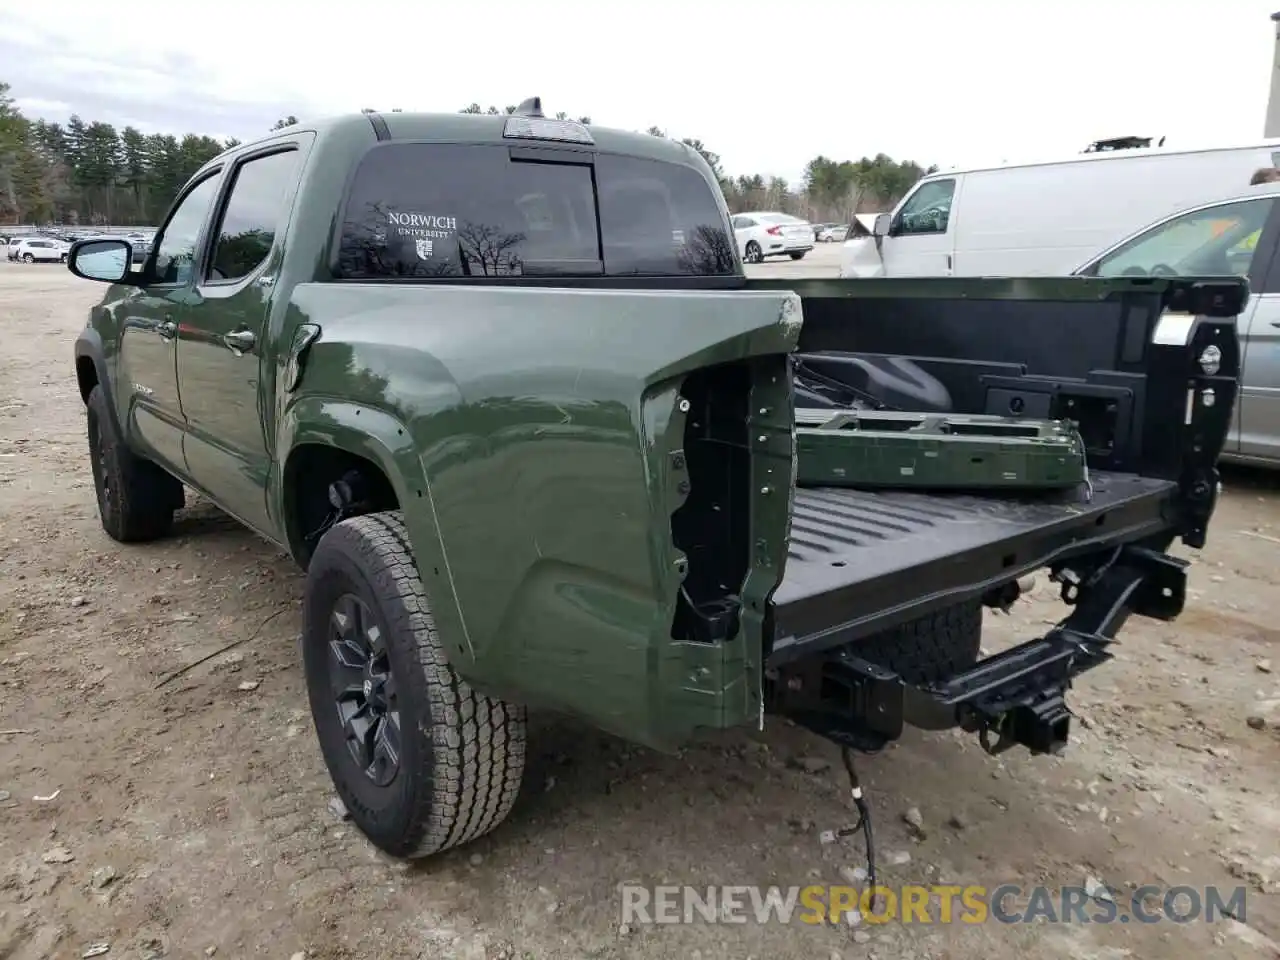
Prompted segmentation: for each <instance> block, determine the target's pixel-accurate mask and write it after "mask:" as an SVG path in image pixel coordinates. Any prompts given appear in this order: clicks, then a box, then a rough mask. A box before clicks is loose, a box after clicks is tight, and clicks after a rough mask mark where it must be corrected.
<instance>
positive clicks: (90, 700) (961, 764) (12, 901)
mask: <svg viewBox="0 0 1280 960" xmlns="http://www.w3.org/2000/svg"><path fill="white" fill-rule="evenodd" d="M815 259H817V258H815ZM806 267H807V268H808V269H812V268H813V266H812V265H810V264H809V263H808V261H806ZM760 269H761V270H762V271H766V270H767V271H771V272H776V273H781V272H782V271H783V270H785V269H787V267H786V266H785V265H782V264H780V265H777V266H776V267H775V266H773V265H771V264H770V265H766V266H765V267H762V268H760ZM101 293H102V288H100V287H97V286H95V285H93V284H89V283H86V282H82V281H78V280H76V279H74V278H72V277H71V276H70V275H69V274H68V273H67V272H66V271H65V269H61V268H58V267H52V266H49V267H46V266H40V265H36V266H24V265H21V264H17V265H14V264H7V263H3V262H0V332H3V335H4V346H3V349H0V958H12V960H35V958H45V957H50V958H52V957H57V958H64V957H65V958H77V957H81V956H90V955H95V954H94V953H93V950H92V948H93V947H94V946H96V945H102V944H106V945H109V952H106V953H105V954H103V955H105V956H106V957H107V958H108V960H112V958H131V960H142V958H156V957H184V958H185V957H196V958H199V957H205V956H217V957H233V958H239V957H273V958H281V960H285V958H295V960H296V958H298V957H306V958H312V960H321V958H324V960H339V958H358V960H366V958H367V960H379V958H449V957H457V958H485V960H490V958H497V957H502V958H518V960H530V958H536V960H552V958H566V960H584V958H601V960H605V958H608V960H614V958H617V960H622V958H702V960H715V958H721V957H724V958H733V960H746V958H749V957H750V958H755V960H811V958H818V960H827V958H836V957H843V958H846V960H847V958H855V957H867V958H880V960H924V958H956V960H958V958H969V957H973V958H978V957H982V958H986V960H1013V958H1015V957H1021V956H1024V955H1026V956H1034V957H1043V958H1056V957H1061V958H1083V960H1087V958H1095V960H1119V958H1124V957H1135V958H1145V957H1161V958H1169V960H1180V958H1196V960H1200V958H1203V957H1239V958H1259V957H1265V958H1270V960H1275V958H1276V957H1280V947H1277V942H1280V896H1277V893H1280V803H1278V802H1277V799H1278V794H1280V790H1278V787H1280V674H1278V673H1274V672H1272V670H1273V668H1272V664H1273V663H1274V664H1275V665H1276V666H1275V668H1274V669H1276V670H1280V491H1278V486H1280V481H1278V480H1277V478H1276V477H1275V476H1268V475H1266V474H1260V473H1241V472H1238V471H1233V472H1230V473H1228V474H1227V476H1226V478H1225V499H1224V500H1223V502H1222V503H1221V506H1220V508H1219V510H1218V513H1217V516H1216V518H1215V520H1214V523H1213V526H1212V529H1211V542H1210V545H1209V546H1208V547H1207V549H1205V550H1204V551H1203V552H1202V553H1201V554H1200V555H1198V556H1197V557H1196V559H1195V561H1194V566H1193V567H1192V568H1191V577H1192V591H1193V592H1192V594H1191V599H1190V601H1189V604H1188V608H1187V610H1186V612H1185V613H1184V614H1183V616H1182V617H1181V619H1180V620H1179V621H1178V622H1177V623H1176V624H1172V625H1165V624H1159V623H1155V622H1151V621H1143V620H1136V619H1135V620H1133V621H1131V622H1130V625H1129V627H1128V628H1127V630H1126V632H1125V633H1124V634H1123V639H1124V642H1123V644H1121V646H1120V649H1119V652H1118V656H1117V660H1116V662H1114V663H1113V664H1111V665H1108V666H1105V667H1103V668H1101V669H1099V670H1096V671H1094V672H1093V673H1092V674H1091V675H1089V676H1087V677H1086V678H1085V679H1084V680H1083V681H1082V682H1081V683H1079V684H1078V686H1077V688H1076V690H1075V691H1074V692H1073V696H1072V701H1071V702H1072V705H1073V707H1074V708H1075V709H1076V710H1077V711H1078V713H1079V715H1080V719H1079V721H1078V722H1077V723H1076V724H1075V727H1074V743H1073V745H1072V747H1071V748H1070V749H1069V750H1068V752H1067V753H1066V754H1065V755H1064V756H1062V757H1059V758H1033V757H1030V756H1028V755H1026V754H1025V753H1023V752H1016V753H1012V754H1006V755H1005V756H1004V757H1002V758H999V759H996V758H991V757H988V756H986V755H985V754H984V753H983V752H982V751H981V749H980V748H979V746H978V744H977V742H976V741H975V740H974V739H972V738H970V737H968V736H966V737H963V738H961V737H956V736H953V735H952V734H951V733H945V734H929V735H925V734H921V733H918V732H912V733H909V734H908V735H907V736H906V737H905V738H904V739H903V740H902V741H901V742H900V743H899V744H898V745H896V746H895V747H893V748H891V749H890V750H888V751H886V752H885V753H883V754H881V755H879V756H877V757H874V758H868V759H866V760H864V761H863V763H862V772H863V780H864V783H865V785H866V788H867V790H868V793H869V795H870V798H871V802H872V805H873V809H874V810H875V813H876V828H877V845H878V847H879V849H880V851H881V858H880V859H881V869H882V874H883V876H884V878H885V880H886V881H887V882H889V883H899V884H901V883H938V882H950V883H959V884H965V883H975V884H983V885H985V886H987V887H988V888H992V887H995V886H997V885H999V884H1002V883H1016V884H1022V885H1024V886H1027V885H1031V884H1037V883H1043V884H1047V885H1049V886H1051V887H1056V886H1058V885H1063V884H1068V885H1072V884H1084V883H1086V881H1087V878H1096V880H1099V881H1102V882H1105V883H1107V884H1109V885H1111V886H1112V887H1113V888H1116V889H1117V890H1120V891H1126V890H1132V889H1133V888H1135V887H1136V886H1138V885H1140V884H1143V883H1153V884H1161V885H1164V886H1173V885H1191V886H1196V887H1204V886H1206V885H1211V884H1216V885H1219V886H1223V887H1227V888H1232V887H1235V886H1239V885H1243V886H1246V887H1248V891H1249V892H1248V899H1247V915H1246V918H1245V922H1244V923H1240V922H1236V921H1233V920H1220V921H1219V922H1217V923H1213V924H1207V923H1202V922H1194V923H1188V924H1185V925H1176V924H1173V923H1168V922H1164V923H1157V924H1150V925H1149V924H1134V923H1130V924H1120V923H1114V924H1109V925H1100V924H1072V925H1062V924H1058V925H1051V924H1045V923H1036V924H1029V925H1014V926H1010V925H1003V924H998V923H994V922H988V923H986V924H982V925H958V924H952V925H946V926H942V925H933V926H926V925H922V924H919V923H915V924H898V923H890V924H886V925H876V924H872V923H869V922H864V923H862V924H861V925H858V926H854V927H850V926H847V925H838V926H806V925H803V924H799V923H794V924H792V925H788V926H784V925H779V924H773V925H763V926H762V925H758V924H755V923H754V922H753V923H747V924H743V925H729V924H708V923H705V922H697V923H695V924H693V925H678V926H661V927H654V926H649V927H637V928H635V929H630V928H629V929H622V928H621V925H620V907H621V900H620V897H619V894H618V892H617V887H618V885H619V884H621V883H623V882H624V881H632V882H640V883H645V884H659V883H690V884H697V885H705V884H709V883H737V884H784V885H787V884H800V885H803V884H808V883H813V882H831V883H840V882H842V881H841V868H845V872H846V873H847V872H848V870H849V868H854V867H858V866H860V865H861V864H862V852H861V847H860V845H859V844H858V843H857V842H855V841H853V840H850V841H844V842H839V843H834V844H826V845H824V844H822V843H821V842H820V840H819V832H820V831H821V830H823V829H827V828H834V827H838V826H841V825H843V824H846V823H848V822H849V821H850V820H851V819H852V817H851V811H850V809H849V806H848V800H847V789H846V783H845V780H844V776H843V773H842V771H841V769H840V765H839V759H838V756H837V753H836V751H835V749H834V748H833V747H831V746H830V745H828V744H826V743H824V742H823V741H821V740H819V739H817V738H815V737H812V736H810V735H808V734H806V733H804V732H802V731H800V730H798V729H796V728H794V727H791V726H788V725H787V724H784V723H774V724H771V725H770V726H769V727H768V728H767V729H766V730H765V731H764V733H762V734H759V733H755V732H753V731H748V732H743V733H740V734H735V735H731V736H725V737H721V738H717V739H715V740H713V741H709V742H707V743H702V744H698V745H695V746H691V747H689V748H688V749H687V750H685V751H684V752H683V753H682V754H681V755H680V756H662V755H657V754H654V753H651V752H648V751H645V750H640V749H635V748H632V747H629V746H627V745H625V744H624V743H622V742H620V741H617V740H614V739H611V738H608V737H604V736H601V735H599V734H596V733H594V732H592V731H590V730H587V729H585V728H583V727H582V726H580V725H577V724H575V723H573V722H571V721H567V720H563V719H560V718H555V717H546V716H535V717H534V718H532V721H531V726H532V729H531V731H530V767H529V770H528V772H527V775H526V781H525V789H524V792H523V794H522V797H521V800H520V801H519V803H518V805H517V808H516V810H515V811H514V813H513V814H512V816H511V818H510V820H509V821H508V822H507V823H506V824H505V825H504V826H502V827H501V828H499V829H498V830H497V831H496V832H495V833H494V834H492V835H491V836H489V837H487V838H485V839H483V840H481V841H479V842H477V843H476V844H474V845H472V846H470V847H467V848H465V849H462V850H458V851H453V852H451V853H449V854H446V855H444V856H441V857H439V858H436V859H433V860H430V861H427V862H425V863H420V864H415V865H412V866H405V865H402V864H397V863H394V862H392V861H390V860H388V859H386V858H384V857H382V856H381V855H379V854H377V853H375V852H374V851H373V849H372V848H371V847H370V846H369V844H368V843H366V842H365V841H364V840H363V839H362V837H361V836H360V835H359V834H358V833H357V831H356V830H354V829H353V828H352V827H351V825H350V824H349V823H346V822H343V821H342V820H340V819H339V818H338V817H337V816H335V814H334V813H333V812H331V811H330V809H329V806H328V804H329V800H330V798H331V796H332V794H331V791H330V786H329V781H328V778H327V774H326V772H325V770H324V767H323V764H322V762H321V759H320V755H319V751H318V749H317V747H316V743H315V739H314V736H313V733H312V728H311V722H310V718H309V715H308V713H307V710H306V696H305V689H304V683H303V677H302V672H301V667H300V659H299V656H298V652H297V643H296V639H297V634H298V629H299V610H298V604H299V598H300V594H301V578H300V575H299V574H298V573H297V571H296V570H295V568H294V567H293V566H292V565H291V563H290V561H289V560H288V559H287V558H286V557H285V556H283V555H282V554H280V553H279V552H277V550H276V549H275V548H273V547H270V546H268V545H267V544H265V543H263V542H262V541H260V540H258V539H257V538H255V537H254V536H253V535H251V534H249V533H247V532H244V531H243V530H241V529H239V528H238V527H236V526H235V525H234V524H232V523H231V522H229V521H227V520H225V519H223V518H222V517H221V516H220V515H219V514H218V513H217V512H216V511H215V510H213V509H212V508H211V507H209V506H208V505H207V504H203V503H199V502H197V503H195V504H193V505H192V506H191V507H189V508H188V510H187V511H186V512H185V513H184V515H183V516H182V518H181V521H180V525H179V529H178V531H177V533H176V535H175V536H173V537H172V538H171V539H169V540H166V541H164V542H162V543H159V544H154V545H149V546H143V547H137V548H125V547H122V546H120V545H118V544H115V543H113V542H111V541H110V540H108V539H107V537H106V536H105V534H104V533H103V532H102V530H101V528H100V526H99V524H98V518H97V514H96V509H95V505H94V497H93V485H92V480H91V478H90V472H89V463H88V459H87V457H86V447H85V439H84V414H83V411H82V407H81V403H80V400H79V397H78V395H77V393H76V388H75V381H74V376H73V373H72V358H71V348H72V342H73V340H74V337H75V335H76V333H77V332H78V330H79V329H80V327H81V326H82V324H83V322H84V318H85V311H86V308H87V307H88V306H89V305H90V304H91V303H92V302H93V301H94V300H95V299H96V298H97V297H98V296H99V295H100V294H101ZM1183 552H1184V554H1189V553H1191V551H1185V550H1184V551H1183ZM1060 610H1061V608H1060V607H1059V606H1058V604H1057V601H1056V599H1054V597H1053V594H1052V593H1051V591H1050V589H1049V586H1048V585H1047V584H1046V583H1045V582H1044V578H1043V577H1041V578H1040V585H1039V587H1038V588H1037V590H1036V592H1035V594H1034V595H1033V598H1032V599H1031V600H1029V601H1026V600H1024V601H1020V602H1019V603H1018V604H1017V605H1016V606H1015V607H1014V608H1013V610H1012V612H1011V614H1010V615H1008V616H998V615H990V616H989V621H988V622H989V627H990V629H989V635H990V640H989V641H988V642H989V644H991V645H996V644H999V643H1000V642H1002V641H1007V640H1008V639H1010V638H1012V637H1013V636H1015V635H1020V636H1022V637H1026V636H1027V635H1029V634H1031V633H1038V632H1043V630H1044V629H1045V627H1044V624H1046V623H1048V622H1051V620H1053V619H1056V618H1057V617H1058V616H1059V615H1060V612H1059V611H1060ZM237 639H243V640H245V642H244V643H243V644H241V645H240V646H239V647H237V648H236V649H235V650H234V651H232V652H231V653H229V654H225V655H223V656H221V657H218V658H216V659H215V660H213V661H212V662H210V663H208V664H205V665H203V666H200V667H197V668H195V669H192V670H190V671H189V672H187V673H185V674H184V675H182V676H180V677H179V678H178V679H176V680H173V681H172V682H170V683H168V684H166V685H164V686H158V684H159V683H160V681H161V680H162V679H163V678H165V677H166V676H167V675H169V674H171V673H172V672H173V671H176V670H179V669H180V668H181V667H183V666H184V665H187V664H190V663H192V662H194V661H196V660H199V659H200V658H201V657H203V656H205V655H207V654H209V653H210V652H211V651H214V650H216V649H218V648H219V647H220V646H222V645H224V644H226V643H229V642H231V641H233V640H237ZM1251 718H1252V719H1251ZM798 757H805V758H808V760H807V761H806V764H805V765H802V766H807V768H808V770H811V771H814V772H807V771H806V770H805V769H796V766H797V765H796V764H795V763H794V761H795V760H796V758H798ZM912 807H915V808H918V810H919V812H920V815H921V817H922V820H923V828H924V829H923V837H922V838H921V837H914V836H913V835H912V832H911V830H910V828H909V827H908V825H907V824H906V823H905V822H904V820H903V815H904V813H905V812H906V811H907V810H908V809H910V808H912ZM1126 899H1127V897H1126ZM935 915H936V914H935Z"/></svg>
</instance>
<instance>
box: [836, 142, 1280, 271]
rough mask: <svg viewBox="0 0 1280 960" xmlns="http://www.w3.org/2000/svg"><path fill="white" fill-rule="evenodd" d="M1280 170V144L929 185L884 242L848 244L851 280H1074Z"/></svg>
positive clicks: (920, 187)
mask: <svg viewBox="0 0 1280 960" xmlns="http://www.w3.org/2000/svg"><path fill="white" fill-rule="evenodd" d="M1276 165H1280V140H1268V141H1263V142H1261V143H1254V144H1251V145H1247V146H1239V147H1214V148H1211V149H1195V150H1175V149H1171V148H1168V147H1150V148H1134V149H1128V150H1110V151H1107V150H1103V151H1095V152H1092V153H1081V154H1075V155H1074V156H1070V157H1066V158H1064V159H1059V160H1056V161H1052V162H1045V163H1021V164H1006V165H1001V166H989V167H981V168H972V169H968V170H953V171H947V172H944V173H934V174H930V175H929V176H927V177H924V178H923V179H921V180H920V181H919V182H918V183H917V184H916V185H915V186H914V187H913V188H912V189H911V190H910V191H908V193H907V195H906V196H905V197H903V198H902V200H901V201H900V202H899V203H898V205H897V207H896V208H895V209H894V210H893V212H892V213H889V214H884V215H882V216H881V217H880V218H879V221H880V222H879V224H878V225H877V229H876V230H875V231H874V232H875V233H876V234H878V236H877V237H875V238H854V237H850V238H849V239H848V240H847V241H846V242H845V245H844V249H843V250H842V251H841V262H840V276H842V277H864V278H865V277H942V276H957V277H1045V276H1049V277H1062V276H1066V275H1067V274H1069V273H1070V272H1071V271H1072V270H1073V269H1075V268H1076V267H1077V266H1078V265H1079V264H1080V263H1081V262H1082V261H1083V260H1085V259H1086V258H1088V257H1092V256H1093V255H1094V254H1096V253H1097V252H1098V251H1099V250H1101V249H1103V248H1105V247H1107V246H1108V245H1110V244H1112V243H1114V242H1115V241H1116V239H1117V238H1118V237H1124V236H1128V235H1130V234H1132V233H1133V232H1134V231H1135V230H1140V229H1142V228H1143V226H1144V225H1146V224H1150V223H1152V222H1154V221H1155V220H1157V219H1159V218H1161V217H1168V216H1172V215H1173V214H1175V213H1177V212H1178V211H1180V210H1186V209H1187V208H1188V207H1192V206H1195V205H1198V204H1202V203H1213V202H1214V201H1217V200H1219V199H1221V198H1222V197H1227V196H1231V195H1232V194H1233V193H1234V192H1235V191H1237V190H1239V189H1241V188H1244V187H1246V186H1247V185H1248V183H1249V178H1250V177H1251V176H1252V175H1253V173H1254V171H1256V170H1257V169H1258V168H1259V167H1271V166H1276Z"/></svg>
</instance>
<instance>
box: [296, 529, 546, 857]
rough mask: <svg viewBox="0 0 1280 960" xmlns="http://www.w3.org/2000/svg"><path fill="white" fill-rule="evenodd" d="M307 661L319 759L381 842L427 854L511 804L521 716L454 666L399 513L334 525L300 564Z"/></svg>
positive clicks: (483, 825)
mask: <svg viewBox="0 0 1280 960" xmlns="http://www.w3.org/2000/svg"><path fill="white" fill-rule="evenodd" d="M302 641H303V660H304V663H305V667H306V675H307V691H308V694H309V697H310V700H311V714H312V718H313V720H314V722H315V727H316V735H317V737H318V738H319V741H320V750H321V752H322V754H323V755H324V760H325V764H326V765H327V766H328V768H329V774H330V776H331V777H332V778H333V783H334V786H335V787H336V789H337V791H338V795H339V797H341V799H342V801H343V803H344V804H345V805H346V807H347V811H348V812H349V813H350V815H351V818H352V820H353V821H354V822H355V824H356V826H358V827H359V828H360V829H361V831H363V832H364V834H365V835H366V836H367V837H368V838H369V839H370V841H372V843H373V844H374V845H375V846H377V847H378V848H380V849H382V850H385V851H386V852H387V853H390V854H392V855H393V856H397V857H424V856H428V855H430V854H433V853H438V852H440V851H442V850H446V849H448V848H449V847H453V846H457V845H459V844H463V843H466V842H467V841H469V840H474V839H475V838H476V837H479V836H481V835H483V834H485V833H488V832H489V831H490V830H492V829H493V828H494V827H496V826H497V825H498V824H499V823H501V822H502V821H503V820H504V819H505V818H506V816H507V814H508V813H509V812H510V811H511V806H512V804H513V803H514V802H515V798H516V793H517V791H518V790H519V788H520V780H521V777H522V776H523V773H524V756H525V711H524V709H523V708H522V707H517V706H514V705H512V704H508V703H504V702H503V701H501V700H495V699H493V698H492V697H487V696H484V695H483V694H480V693H477V692H476V691H475V690H473V689H472V688H471V687H470V686H469V685H468V684H467V683H466V681H464V680H462V679H461V678H460V677H459V676H458V675H457V674H456V673H454V671H453V668H452V667H450V665H449V662H448V658H447V657H446V655H445V651H444V647H443V645H442V644H441V642H440V637H439V634H438V633H437V632H436V628H435V623H434V622H433V620H432V616H431V611H430V608H429V607H428V605H427V598H426V593H425V591H424V590H423V586H422V580H421V578H420V577H419V576H418V570H417V566H416V565H415V563H414V558H413V553H412V551H411V549H410V545H409V537H408V533H407V531H406V529H405V525H404V519H403V517H402V516H401V514H400V513H399V512H398V511H394V512H386V513H373V514H368V515H365V516H362V517H354V518H352V519H349V520H344V521H342V522H341V523H339V524H336V525H335V526H334V527H333V528H332V529H331V530H329V531H328V532H327V533H326V534H325V535H324V537H323V538H322V539H321V540H320V543H319V544H318V545H317V547H316V551H315V553H314V555H313V556H312V557H311V562H310V564H309V565H308V568H307V586H306V595H305V600H304V615H303V634H302Z"/></svg>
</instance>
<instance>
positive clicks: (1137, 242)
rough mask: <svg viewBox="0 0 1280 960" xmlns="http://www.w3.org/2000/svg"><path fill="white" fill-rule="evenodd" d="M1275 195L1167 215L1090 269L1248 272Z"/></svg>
mask: <svg viewBox="0 0 1280 960" xmlns="http://www.w3.org/2000/svg"><path fill="white" fill-rule="evenodd" d="M1274 204H1275V198H1273V197H1259V198H1258V199H1256V200H1241V201H1238V202H1236V203H1224V204H1220V205H1218V206H1214V207H1209V208H1207V209H1204V210H1192V211H1191V212H1189V213H1184V214H1182V215H1181V216H1177V217H1174V218H1172V219H1171V220H1166V221H1165V222H1164V223H1160V224H1157V225H1156V226H1154V227H1152V228H1151V229H1149V230H1147V231H1145V232H1143V233H1141V234H1139V235H1138V236H1136V237H1134V238H1133V239H1132V240H1130V241H1129V242H1128V243H1126V244H1124V245H1123V246H1121V247H1119V248H1117V249H1116V250H1113V251H1111V253H1109V254H1107V255H1106V256H1104V257H1103V258H1102V259H1101V260H1099V261H1098V262H1097V264H1096V265H1095V266H1094V268H1093V269H1092V270H1088V271H1085V272H1087V273H1090V274H1092V275H1093V276H1097V277H1147V276H1168V277H1177V276H1183V277H1194V276H1201V277H1205V276H1237V277H1248V276H1249V271H1250V269H1251V267H1252V264H1253V251H1254V248H1255V247H1256V246H1257V243H1258V237H1259V236H1260V235H1261V233H1262V228H1263V226H1264V225H1265V224H1266V222H1267V217H1268V216H1269V215H1270V213H1271V209H1272V206H1273V205H1274Z"/></svg>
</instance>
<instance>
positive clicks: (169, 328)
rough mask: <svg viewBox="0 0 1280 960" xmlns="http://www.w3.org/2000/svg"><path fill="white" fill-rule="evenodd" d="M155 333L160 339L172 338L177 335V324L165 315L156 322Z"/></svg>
mask: <svg viewBox="0 0 1280 960" xmlns="http://www.w3.org/2000/svg"><path fill="white" fill-rule="evenodd" d="M156 333H158V334H160V339H161V340H172V339H173V338H174V337H176V336H177V335H178V325H177V324H176V323H174V322H173V321H172V320H170V319H168V318H167V317H166V318H165V319H164V320H162V321H160V322H159V323H157V324H156Z"/></svg>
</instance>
